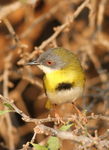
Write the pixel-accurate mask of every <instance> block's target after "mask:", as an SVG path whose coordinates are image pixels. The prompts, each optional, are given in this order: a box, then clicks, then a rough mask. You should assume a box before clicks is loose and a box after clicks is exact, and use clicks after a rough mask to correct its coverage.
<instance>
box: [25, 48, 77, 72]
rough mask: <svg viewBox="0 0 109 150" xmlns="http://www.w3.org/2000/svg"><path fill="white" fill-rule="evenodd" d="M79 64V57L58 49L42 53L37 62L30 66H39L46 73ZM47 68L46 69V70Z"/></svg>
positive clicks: (31, 63)
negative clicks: (74, 63) (73, 63)
mask: <svg viewBox="0 0 109 150" xmlns="http://www.w3.org/2000/svg"><path fill="white" fill-rule="evenodd" d="M74 61H76V63H77V62H78V60H77V57H75V55H74V54H73V53H72V52H70V51H69V50H66V49H64V48H61V47H58V48H53V49H49V50H47V51H45V52H44V53H42V54H41V55H40V56H39V58H38V59H37V60H36V61H33V62H30V63H28V64H30V65H35V64H36V65H37V66H38V67H39V68H40V69H42V70H43V71H44V72H48V71H46V69H47V68H48V69H49V70H50V69H51V70H58V69H63V68H64V67H66V66H68V65H70V64H72V62H74ZM45 68H46V69H45Z"/></svg>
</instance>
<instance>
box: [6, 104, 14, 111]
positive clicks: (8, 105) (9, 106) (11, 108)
mask: <svg viewBox="0 0 109 150" xmlns="http://www.w3.org/2000/svg"><path fill="white" fill-rule="evenodd" d="M4 105H5V106H6V107H8V108H9V109H10V110H14V108H13V107H12V106H11V104H8V103H4Z"/></svg>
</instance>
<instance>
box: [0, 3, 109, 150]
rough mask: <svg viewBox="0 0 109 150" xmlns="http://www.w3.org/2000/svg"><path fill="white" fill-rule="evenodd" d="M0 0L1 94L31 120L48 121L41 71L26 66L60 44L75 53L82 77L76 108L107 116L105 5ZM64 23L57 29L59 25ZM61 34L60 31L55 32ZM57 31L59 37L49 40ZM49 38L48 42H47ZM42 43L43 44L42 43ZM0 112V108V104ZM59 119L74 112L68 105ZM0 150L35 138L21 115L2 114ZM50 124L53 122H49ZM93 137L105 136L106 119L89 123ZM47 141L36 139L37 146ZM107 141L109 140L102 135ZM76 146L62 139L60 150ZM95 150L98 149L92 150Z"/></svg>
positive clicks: (108, 13)
mask: <svg viewBox="0 0 109 150" xmlns="http://www.w3.org/2000/svg"><path fill="white" fill-rule="evenodd" d="M83 2H85V0H69V1H67V0H60V1H59V0H30V1H29V0H19V1H16V0H0V94H2V95H4V96H5V97H9V98H11V99H13V100H14V102H15V104H16V106H17V107H18V108H19V109H21V110H22V111H23V112H24V113H26V114H27V115H29V116H30V117H32V118H46V117H47V116H48V114H49V111H48V110H47V109H46V108H45V107H44V106H45V103H46V100H47V97H46V96H45V94H44V89H43V81H42V78H43V73H42V71H41V70H39V69H38V68H36V67H34V66H24V64H25V63H26V62H28V61H30V60H33V59H35V58H37V57H38V56H39V55H40V53H42V52H43V51H45V50H47V49H48V48H51V47H57V46H61V47H64V48H66V49H69V50H71V51H72V52H74V53H75V54H76V55H77V56H78V57H79V59H80V61H81V64H82V67H83V68H84V71H85V74H86V85H85V90H84V95H83V97H82V98H80V99H78V100H77V101H76V105H77V107H78V108H79V109H80V110H86V111H87V115H90V114H91V113H95V114H98V115H99V114H102V115H106V116H108V115H109V1H108V0H99V1H98V0H94V1H93V0H89V1H88V0H86V2H87V5H86V7H85V6H84V7H83V9H81V11H80V12H78V14H75V11H76V10H77V9H78V8H79V7H80V6H81V5H82V3H83ZM65 23H68V25H66V27H65V28H63V29H62V30H60V28H59V27H61V26H62V25H63V24H65ZM59 30H60V31H59ZM58 31H59V34H57V36H55V37H52V36H53V35H55V33H57V32H58ZM48 39H49V41H48ZM44 41H45V43H43V42H44ZM0 109H1V110H2V109H4V106H3V105H2V103H0ZM57 109H58V110H59V112H60V114H61V115H62V116H66V115H69V114H72V113H73V109H72V105H71V104H63V105H62V106H58V108H57ZM0 120H1V121H0V150H14V149H20V148H22V147H23V144H25V143H26V142H28V141H30V140H31V138H32V136H33V128H34V127H35V125H34V124H33V123H26V122H24V121H22V119H21V117H20V115H18V114H16V113H10V114H6V115H1V116H0ZM47 125H48V126H52V127H53V124H50V123H49V124H47ZM87 126H88V131H89V133H90V134H91V135H94V134H95V131H96V130H97V133H98V135H99V136H103V135H104V134H105V133H106V130H107V129H108V128H109V123H108V121H107V120H100V119H94V120H89V121H88V124H87ZM45 138H46V137H45V135H43V134H42V135H38V136H37V137H36V139H35V140H36V141H35V142H36V143H40V142H41V141H42V140H44V139H45ZM106 138H107V139H108V138H109V137H108V136H106ZM66 148H67V150H73V149H75V150H76V149H77V150H80V149H79V148H78V145H77V144H75V143H74V142H72V141H69V140H65V141H62V147H61V150H65V149H66ZM90 149H91V150H92V149H93V150H95V149H96V147H91V148H90Z"/></svg>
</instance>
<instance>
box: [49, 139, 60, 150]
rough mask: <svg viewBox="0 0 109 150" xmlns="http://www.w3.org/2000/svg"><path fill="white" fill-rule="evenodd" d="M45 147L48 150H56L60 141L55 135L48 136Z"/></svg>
mask: <svg viewBox="0 0 109 150" xmlns="http://www.w3.org/2000/svg"><path fill="white" fill-rule="evenodd" d="M47 147H48V149H49V150H58V149H59V148H60V141H59V139H58V138H57V137H55V136H50V137H49V139H48V141H47Z"/></svg>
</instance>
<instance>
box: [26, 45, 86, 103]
mask: <svg viewBox="0 0 109 150" xmlns="http://www.w3.org/2000/svg"><path fill="white" fill-rule="evenodd" d="M28 65H36V66H38V67H39V68H40V69H41V70H43V72H44V73H45V76H44V78H43V81H44V87H45V91H46V95H47V97H48V99H49V102H50V103H51V104H57V105H59V104H63V103H67V102H74V101H75V100H76V99H77V98H79V97H80V96H81V95H82V94H83V89H84V84H85V74H84V71H83V69H82V67H81V64H80V61H79V60H78V58H77V56H76V55H75V54H73V53H72V52H71V51H69V50H67V49H64V48H62V47H57V48H53V49H49V50H47V51H45V52H43V53H42V54H41V55H40V56H39V58H38V59H37V60H35V61H32V62H29V63H28Z"/></svg>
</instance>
